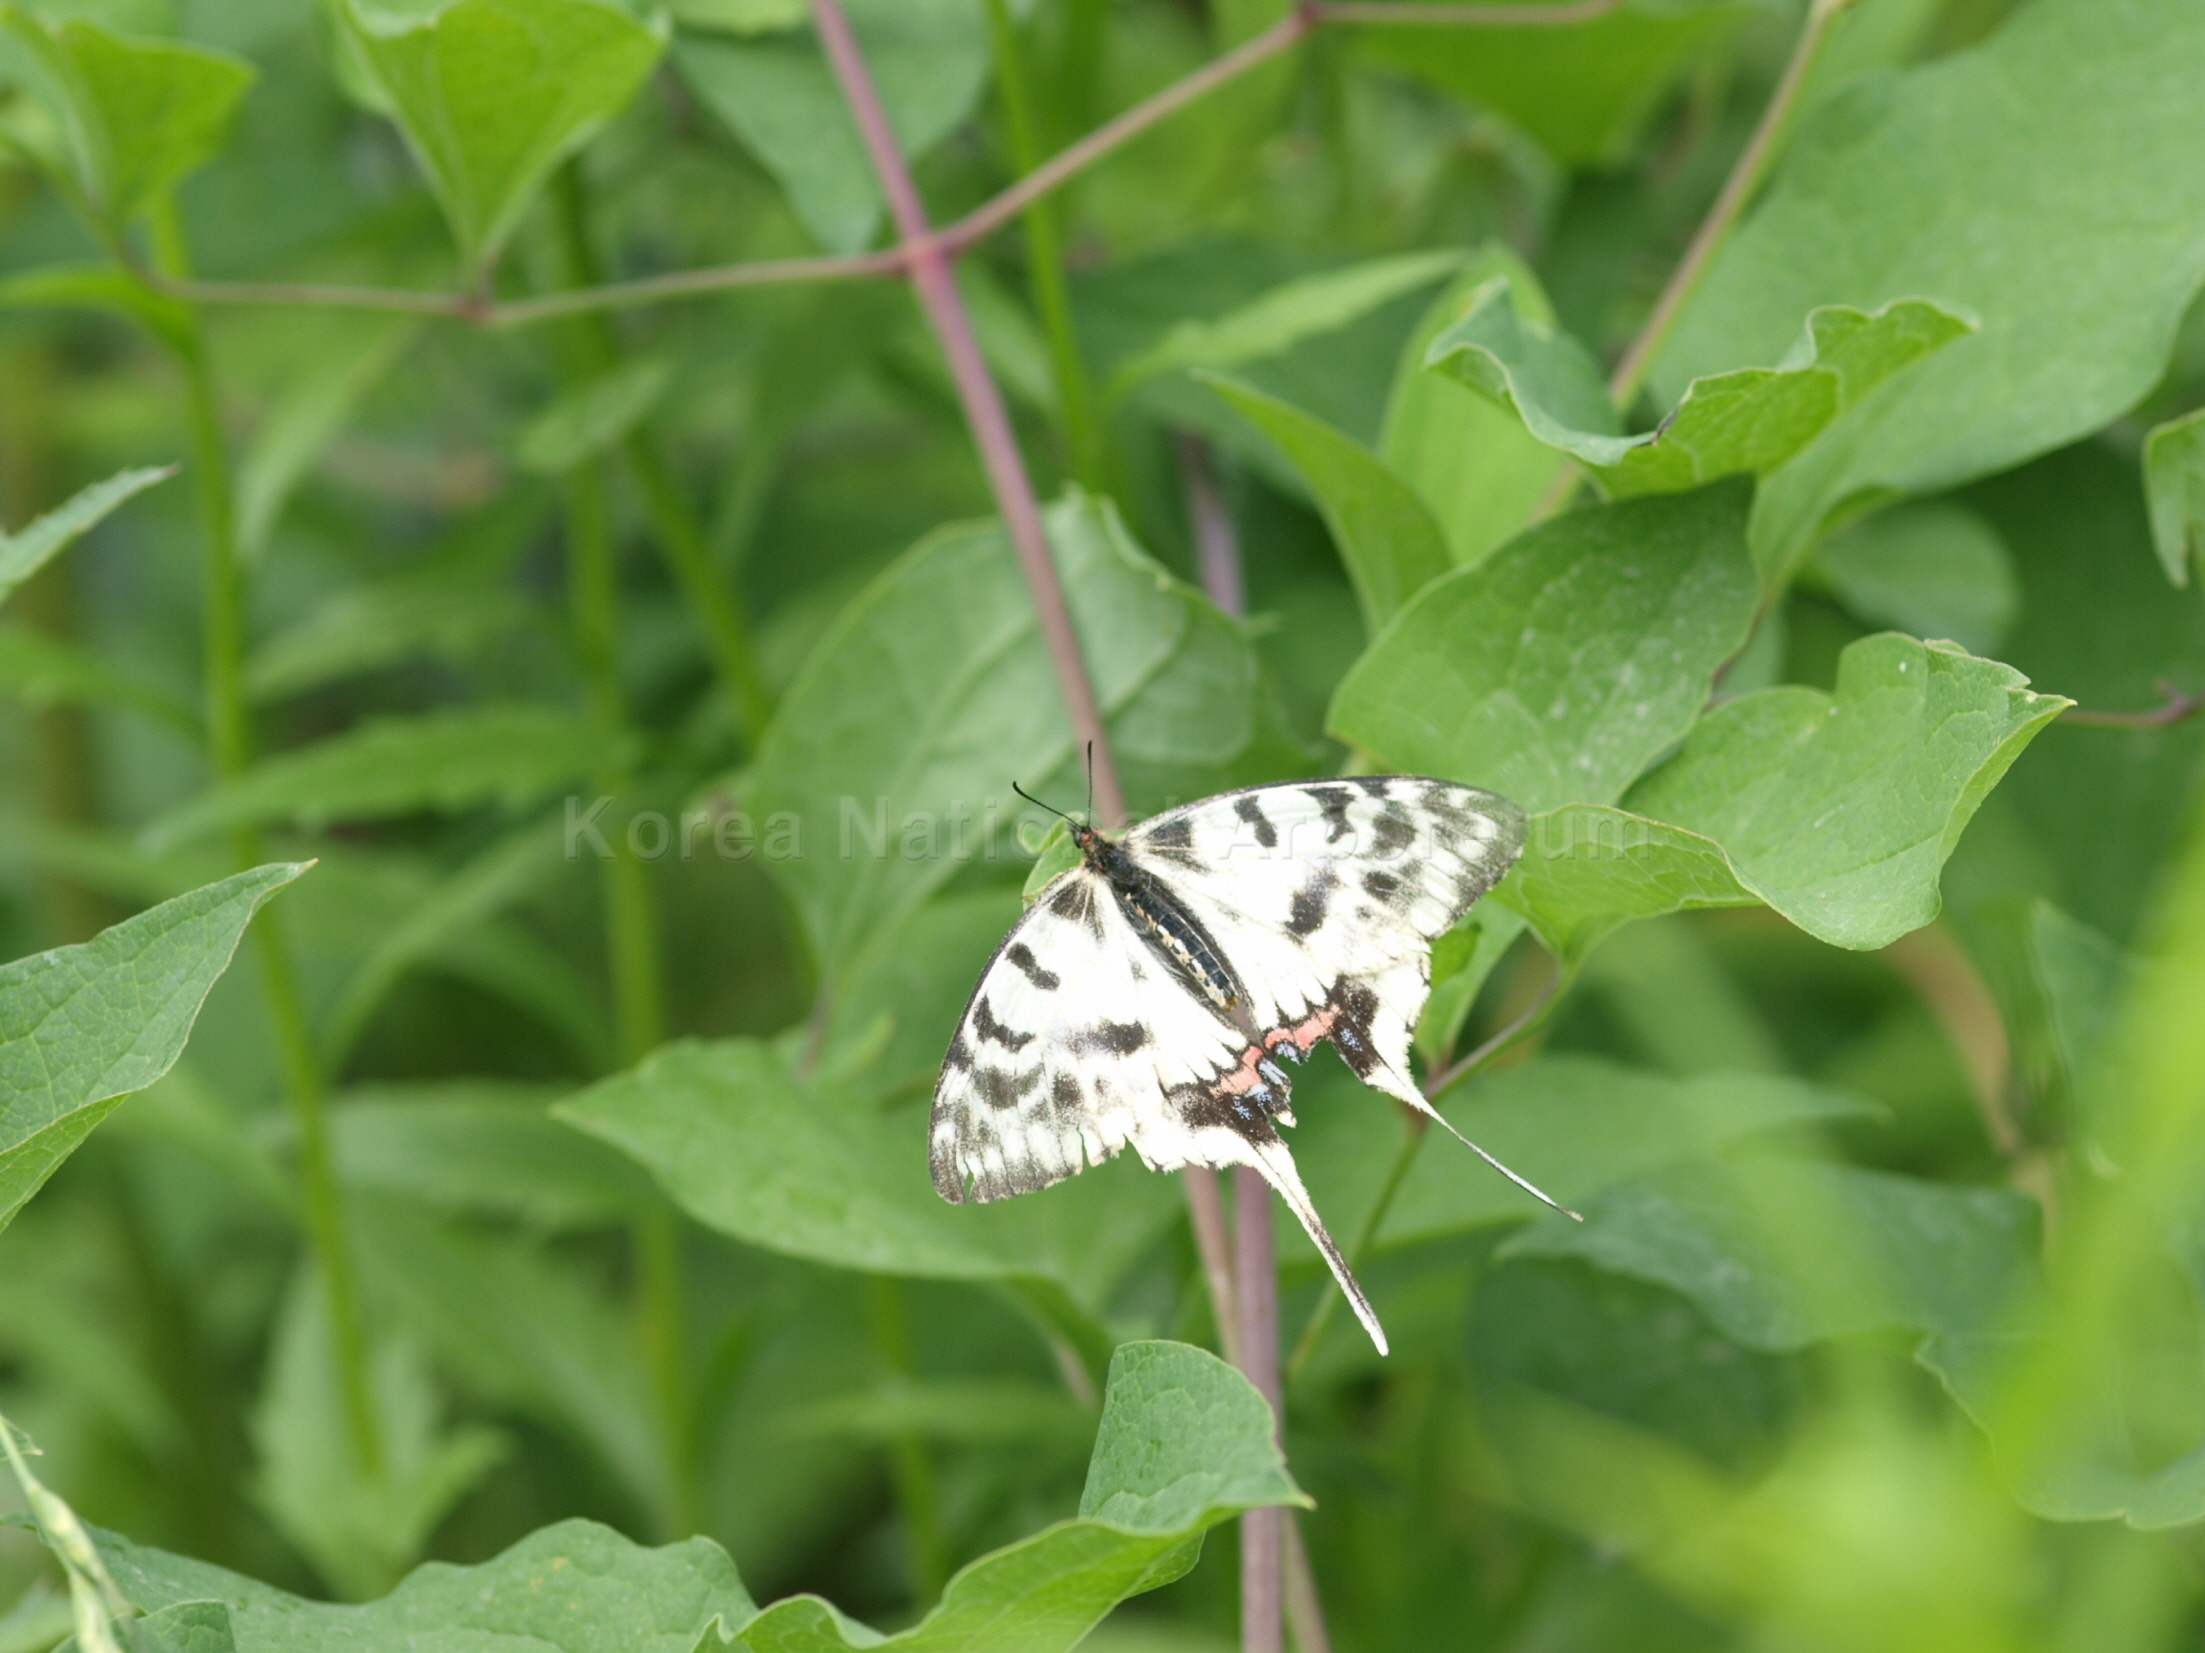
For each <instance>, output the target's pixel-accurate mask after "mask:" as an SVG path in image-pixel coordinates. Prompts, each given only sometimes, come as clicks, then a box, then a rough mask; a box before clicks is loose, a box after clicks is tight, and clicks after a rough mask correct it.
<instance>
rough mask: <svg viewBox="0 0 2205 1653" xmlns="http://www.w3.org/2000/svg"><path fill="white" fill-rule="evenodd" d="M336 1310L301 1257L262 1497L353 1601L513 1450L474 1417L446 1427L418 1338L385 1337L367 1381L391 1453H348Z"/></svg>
mask: <svg viewBox="0 0 2205 1653" xmlns="http://www.w3.org/2000/svg"><path fill="white" fill-rule="evenodd" d="M333 1335H334V1334H333V1332H332V1329H331V1326H330V1323H329V1310H328V1306H327V1303H326V1301H325V1299H324V1296H323V1292H322V1288H321V1282H320V1279H319V1276H318V1275H317V1274H316V1272H315V1270H314V1269H313V1267H312V1266H311V1265H310V1264H309V1265H302V1266H301V1268H300V1269H299V1271H298V1273H297V1275H296V1276H295V1278H294V1279H293V1282H292V1288H291V1291H290V1293H289V1298H288V1301H287V1302H286V1303H285V1305H284V1307H283V1309H282V1311H281V1313H280V1314H279V1315H278V1317H277V1320H276V1326H275V1338H274V1347H273V1349H272V1350H271V1351H270V1354H269V1360H268V1377H267V1388H266V1389H265V1391H264V1392H263V1393H262V1395H261V1398H260V1404H259V1407H258V1408H257V1410H256V1411H255V1413H254V1416H253V1419H252V1432H253V1444H254V1446H255V1448H256V1453H257V1457H258V1459H259V1475H258V1483H259V1484H258V1486H257V1487H256V1488H255V1492H256V1495H257V1500H258V1502H259V1504H260V1506H261V1508H262V1510H263V1511H264V1512H265V1513H266V1514H267V1516H268V1518H269V1520H271V1521H272V1522H273V1523H274V1524H275V1525H276V1527H277V1529H278V1530H279V1531H281V1532H282V1534H283V1536H284V1537H285V1538H287V1539H289V1540H290V1541H291V1542H292V1543H293V1544H295V1545H297V1546H298V1548H299V1550H300V1552H301V1553H303V1554H304V1555H305V1556H306V1557H307V1559H308V1560H310V1561H311V1562H312V1563H313V1564H314V1567H315V1569H316V1571H318V1572H319V1573H320V1574H321V1575H322V1577H323V1578H324V1579H326V1580H328V1582H329V1583H330V1584H331V1585H332V1586H334V1587H335V1588H336V1589H337V1590H339V1591H341V1592H342V1593H343V1594H345V1595H347V1596H350V1597H353V1598H355V1599H358V1598H363V1597H366V1596H371V1595H375V1594H377V1593H378V1592H380V1591H383V1590H387V1589H389V1588H390V1586H391V1584H392V1582H393V1581H394V1580H395V1579H396V1578H397V1577H398V1574H399V1573H400V1571H401V1570H403V1569H404V1568H405V1567H406V1565H407V1564H408V1563H410V1562H412V1561H413V1560H414V1559H415V1558H416V1557H417V1556H418V1555H419V1554H420V1553H421V1547H422V1546H423V1545H424V1544H425V1543H427V1542H428V1539H429V1535H430V1533H431V1532H433V1531H434V1530H435V1528H436V1525H437V1523H438V1522H439V1521H441V1520H442V1519H443V1518H444V1516H445V1515H446V1514H448V1513H449V1512H450V1510H451V1507H452V1505H453V1504H455V1503H456V1502H458V1501H459V1499H460V1498H461V1497H462V1496H464V1495H465V1493H466V1492H467V1490H468V1489H469V1488H470V1487H472V1486H473V1485H474V1484H475V1482H477V1481H478V1480H480V1479H481V1478H482V1476H483V1475H484V1473H485V1472H486V1471H488V1470H489V1468H490V1467H491V1465H492V1464H494V1463H495V1462H496V1461H497V1460H498V1459H499V1458H501V1457H503V1456H504V1454H505V1443H504V1440H503V1438H502V1437H500V1436H499V1435H497V1434H496V1433H494V1432H493V1431H491V1430H488V1429H485V1428H482V1427H480V1426H479V1425H478V1426H461V1427H458V1428H452V1429H447V1428H446V1427H445V1426H444V1423H443V1419H442V1417H441V1416H440V1414H441V1411H442V1406H441V1402H440V1399H439V1396H438V1393H437V1388H436V1383H435V1380H434V1378H433V1377H431V1375H430V1373H429V1369H428V1364H427V1361H426V1359H425V1357H424V1355H423V1352H422V1350H421V1348H420V1347H419V1345H418V1344H416V1343H414V1342H412V1341H410V1340H408V1339H404V1338H400V1337H384V1338H381V1339H378V1340H377V1341H376V1342H375V1344H374V1345H373V1347H372V1348H371V1349H370V1350H369V1356H368V1374H367V1375H368V1382H369V1394H370V1401H371V1404H372V1405H373V1406H374V1408H375V1414H376V1421H377V1425H378V1435H379V1437H380V1439H381V1441H382V1444H383V1454H384V1462H383V1464H382V1466H381V1471H380V1473H376V1474H370V1473H367V1472H366V1471H363V1470H362V1469H361V1467H360V1465H359V1463H358V1462H357V1461H356V1460H355V1459H354V1457H353V1455H352V1449H351V1445H350V1440H351V1437H350V1435H349V1433H348V1432H347V1428H346V1418H345V1405H344V1398H343V1393H342V1390H341V1388H340V1385H339V1381H338V1375H337V1367H336V1361H335V1353H334V1348H335V1346H334V1342H333Z"/></svg>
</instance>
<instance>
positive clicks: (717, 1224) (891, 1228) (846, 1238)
mask: <svg viewBox="0 0 2205 1653" xmlns="http://www.w3.org/2000/svg"><path fill="white" fill-rule="evenodd" d="M556 1112H557V1113H558V1115H559V1117H560V1118H562V1119H564V1120H566V1121H567V1122H568V1123H569V1124H572V1125H575V1126H578V1127H579V1128H581V1129H582V1130H585V1131H588V1132H590V1133H591V1134H592V1135H595V1136H599V1137H602V1138H603V1139H604V1140H606V1141H607V1142H610V1143H612V1144H613V1145H614V1146H615V1147H617V1148H620V1149H622V1150H624V1151H625V1152H627V1153H628V1154H631V1155H633V1156H634V1157H635V1158H636V1159H637V1160H639V1161H640V1162H641V1163H642V1164H643V1165H644V1166H645V1167H646V1168H647V1169H649V1170H650V1172H651V1173H652V1174H653V1175H654V1176H656V1177H657V1178H658V1180H659V1182H660V1184H661V1185H662V1186H663V1187H664V1188H665V1189H666V1191H667V1193H668V1194H670V1195H672V1196H673V1198H674V1200H675V1201H676V1202H677V1203H678V1204H680V1205H681V1207H682V1208H683V1209H684V1210H686V1211H687V1212H688V1213H689V1214H690V1215H691V1216H693V1217H695V1218H696V1219H697V1220H698V1221H699V1222H701V1223H703V1224H705V1225H706V1226H707V1227H709V1228H715V1229H718V1230H719V1231H720V1232H721V1233H723V1234H731V1235H733V1236H734V1237H735V1238H737V1239H739V1240H744V1241H747V1242H748V1243H749V1244H752V1245H756V1246H763V1247H765V1248H766V1249H767V1250H769V1251H779V1252H784V1253H786V1254H788V1255H790V1256H794V1257H805V1258H810V1259H812V1260H813V1261H817V1262H824V1263H830V1264H832V1265H834V1266H835V1267H838V1268H848V1269H860V1270H864V1271H866V1272H868V1273H875V1274H896V1275H911V1276H917V1277H919V1278H922V1279H937V1280H1019V1279H1024V1280H1039V1281H1045V1282H1048V1283H1050V1284H1052V1285H1055V1286H1059V1287H1061V1288H1063V1290H1064V1291H1065V1292H1067V1293H1068V1294H1069V1295H1070V1296H1071V1297H1072V1299H1073V1300H1074V1301H1075V1302H1078V1303H1081V1304H1083V1305H1085V1306H1087V1307H1089V1308H1093V1307H1094V1306H1096V1305H1098V1304H1099V1303H1100V1302H1101V1301H1102V1298H1103V1296H1104V1294H1105V1293H1106V1292H1107V1291H1108V1290H1109V1288H1110V1287H1111V1286H1112V1285H1113V1284H1114V1283H1115V1282H1116V1281H1117V1280H1118V1279H1119V1278H1120V1277H1122V1276H1123V1275H1124V1273H1125V1271H1126V1269H1127V1268H1128V1267H1129V1266H1130V1265H1131V1264H1132V1263H1133V1262H1134V1260H1135V1259H1136V1258H1137V1257H1138V1256H1139V1255H1140V1253H1141V1251H1142V1249H1143V1248H1144V1247H1145V1246H1147V1245H1148V1244H1149V1243H1151V1241H1153V1239H1154V1238H1155V1236H1156V1234H1157V1233H1158V1232H1159V1231H1160V1230H1161V1229H1162V1228H1163V1227H1164V1225H1165V1224H1166V1223H1168V1222H1169V1221H1170V1220H1171V1218H1172V1216H1173V1215H1174V1213H1175V1211H1176V1210H1177V1190H1176V1189H1175V1188H1174V1186H1173V1185H1172V1184H1171V1183H1169V1182H1167V1181H1165V1180H1164V1179H1162V1178H1161V1177H1157V1176H1155V1175H1152V1174H1151V1173H1149V1172H1147V1171H1146V1170H1143V1169H1142V1168H1141V1167H1140V1166H1139V1165H1138V1164H1136V1163H1131V1162H1128V1163H1122V1164H1117V1163H1114V1164H1111V1165H1107V1166H1103V1167H1099V1168H1097V1169H1095V1170H1091V1171H1088V1172H1086V1173H1084V1174H1082V1175H1080V1176H1077V1177H1073V1178H1071V1179H1070V1180H1069V1181H1067V1182H1064V1183H1062V1184H1060V1185H1058V1186H1057V1187H1055V1188H1052V1189H1049V1190H1048V1191H1046V1192H1044V1193H1041V1194H1037V1195H1034V1196H1032V1197H1030V1198H1027V1199H1021V1200H1006V1201H1004V1202H1003V1203H1001V1204H999V1205H985V1206H956V1205H950V1204H948V1203H946V1202H945V1201H944V1200H943V1199H942V1198H941V1196H940V1195H938V1194H936V1193H935V1192H934V1185H933V1183H932V1182H931V1181H930V1180H929V1179H928V1176H927V1168H926V1166H927V1158H926V1110H925V1108H923V1107H908V1106H907V1107H902V1108H897V1109H893V1110H889V1111H883V1110H882V1109H881V1108H879V1107H878V1106H877V1105H875V1104H873V1103H871V1102H869V1101H867V1100H865V1099H864V1098H863V1097H862V1096H860V1095H859V1094H858V1093H857V1092H856V1091H855V1090H854V1089H853V1088H852V1087H851V1086H849V1085H848V1084H846V1083H844V1082H841V1081H838V1080H835V1079H831V1078H823V1077H818V1076H813V1077H809V1078H804V1077H799V1076H798V1075H797V1074H796V1073H794V1072H792V1071H791V1069H790V1066H789V1063H788V1060H787V1058H786V1057H785V1056H784V1055H783V1054H782V1053H781V1052H780V1051H778V1050H776V1049H775V1048H774V1047H772V1046H770V1045H765V1044H761V1043H759V1042H757V1041H755V1040H750V1039H729V1040H723V1041H719V1042H717V1043H710V1044H706V1043H698V1042H695V1041H687V1040H685V1041H682V1042H680V1043H677V1044H672V1045H668V1046H665V1047H663V1048H661V1049H659V1050H657V1051H655V1052H653V1053H652V1054H651V1055H650V1056H648V1057H646V1058H645V1059H644V1060H643V1062H642V1064H641V1065H640V1066H638V1067H637V1068H635V1069H634V1070H633V1071H632V1072H629V1073H624V1074H620V1075H618V1076H616V1077H614V1078H612V1079H608V1080H605V1081H604V1082H603V1083H602V1084H599V1085H596V1086H593V1087H592V1088H591V1089H589V1090H586V1091H583V1092H581V1093H580V1094H579V1095H576V1096H574V1097H571V1098H569V1099H568V1100H567V1101H564V1102H562V1103H560V1104H559V1105H558V1107H557V1109H556Z"/></svg>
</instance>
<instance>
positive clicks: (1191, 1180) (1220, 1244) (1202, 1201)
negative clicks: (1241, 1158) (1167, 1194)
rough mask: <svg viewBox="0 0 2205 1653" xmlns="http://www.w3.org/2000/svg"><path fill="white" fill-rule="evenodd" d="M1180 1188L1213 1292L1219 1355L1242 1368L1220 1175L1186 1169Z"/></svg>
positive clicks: (1181, 1171) (1199, 1167) (1182, 1170)
mask: <svg viewBox="0 0 2205 1653" xmlns="http://www.w3.org/2000/svg"><path fill="white" fill-rule="evenodd" d="M1179 1185H1180V1186H1181V1187H1182V1188H1184V1189H1185V1190H1186V1191H1187V1222H1188V1225H1189V1226H1190V1227H1191V1228H1193V1230H1194V1249H1195V1255H1197V1256H1198V1257H1200V1258H1201V1259H1202V1283H1203V1284H1204V1285H1205V1286H1207V1287H1208V1288H1209V1292H1210V1317H1211V1318H1212V1319H1214V1320H1215V1321H1216V1322H1217V1346H1218V1352H1219V1353H1221V1354H1222V1355H1224V1357H1225V1358H1226V1359H1227V1360H1229V1361H1231V1362H1232V1363H1233V1364H1234V1365H1235V1366H1238V1365H1239V1364H1240V1320H1239V1318H1238V1314H1237V1311H1236V1310H1235V1309H1234V1307H1233V1241H1232V1236H1231V1235H1230V1234H1229V1233H1228V1232H1227V1231H1226V1227H1225V1197H1224V1195H1223V1194H1222V1193H1221V1192H1220V1191H1219V1188H1218V1184H1217V1173H1216V1172H1215V1171H1213V1170H1211V1169H1210V1168H1209V1167H1208V1166H1207V1165H1182V1166H1181V1167H1180V1168H1179Z"/></svg>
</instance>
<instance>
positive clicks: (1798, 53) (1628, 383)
mask: <svg viewBox="0 0 2205 1653" xmlns="http://www.w3.org/2000/svg"><path fill="white" fill-rule="evenodd" d="M1853 3H1854V0H1812V3H1811V4H1810V5H1809V6H1808V8H1807V21H1806V24H1805V26H1804V27H1802V28H1801V29H1800V31H1799V39H1798V41H1797V42H1796V43H1795V44H1794V45H1793V47H1792V55H1791V60H1790V61H1789V62H1787V63H1786V64H1785V65H1784V73H1783V76H1782V78H1780V79H1779V80H1778V81H1777V83H1776V90H1775V92H1773V93H1772V94H1771V95H1770V97H1769V101H1768V104H1767V106H1766V107H1765V108H1763V109H1762V111H1761V118H1760V120H1759V121H1757V122H1755V123H1754V128H1753V135H1752V136H1751V137H1749V138H1748V139H1747V140H1746V147H1745V148H1744V149H1743V150H1741V151H1739V154H1738V159H1737V161H1736V162H1735V163H1734V164H1733V165H1732V166H1731V169H1730V176H1729V177H1727V178H1725V179H1724V180H1723V187H1722V190H1721V192H1720V193H1719V194H1718V195H1717V196H1716V197H1715V204H1714V205H1713V206H1712V207H1710V208H1709V209H1708V212H1707V216H1706V217H1705V218H1703V219H1701V220H1700V227H1699V228H1698V229H1697V230H1695V231H1694V232H1693V235H1692V242H1691V245H1690V246H1688V247H1686V248H1685V250H1684V257H1683V258H1681V259H1679V260H1678V261H1677V267H1676V268H1675V269H1674V270H1672V271H1671V272H1670V273H1669V281H1668V283H1667V285H1665V286H1664V287H1663V288H1662V290H1661V296H1660V297H1659V298H1657V299H1656V300H1655V301H1654V308H1653V311H1652V313H1650V314H1649V315H1648V316H1647V318H1646V324H1645V325H1644V326H1643V327H1641V328H1640V329H1639V330H1638V336H1637V337H1636V338H1634V339H1632V340H1631V344H1630V348H1629V349H1627V350H1625V351H1624V353H1623V359H1622V360H1621V361H1619V362H1617V363H1616V368H1615V372H1614V374H1613V375H1612V376H1611V377H1610V378H1609V380H1608V396H1609V398H1610V400H1612V401H1613V402H1614V403H1615V405H1616V406H1617V407H1619V408H1628V407H1629V405H1630V403H1631V399H1632V398H1633V397H1635V396H1636V395H1637V394H1638V392H1639V387H1640V386H1641V385H1643V384H1644V383H1645V382H1646V373H1647V370H1648V369H1649V368H1650V367H1651V366H1652V365H1653V361H1654V356H1655V354H1656V353H1657V352H1658V351H1659V350H1660V349H1661V347H1662V344H1663V342H1664V341H1665V340H1667V339H1668V337H1669V330H1670V329H1671V328H1672V327H1674V326H1675V325H1676V321H1677V317H1678V316H1679V315H1680V314H1681V313H1682V312H1683V310H1684V307H1685V304H1686V302H1687V301H1688V300H1690V298H1691V297H1692V295H1693V293H1695V292H1696V291H1698V290H1699V285H1700V282H1701V281H1702V280H1703V279H1705V277H1706V275H1707V271H1708V266H1709V265H1711V264H1712V263H1713V262H1714V260H1715V255H1716V254H1717V253H1718V252H1720V251H1721V250H1722V246H1723V243H1724V242H1725V241H1727V240H1729V239H1730V232H1731V231H1732V230H1733V229H1735V228H1736V227H1737V224H1738V219H1739V216H1740V214H1742V213H1743V212H1744V211H1745V210H1746V207H1747V205H1748V203H1750V202H1751V201H1752V199H1753V195H1754V191H1756V190H1757V189H1759V188H1760V187H1761V181H1762V179H1764V178H1765V177H1767V176H1768V170H1769V166H1770V164H1771V163H1772V162H1773V161H1774V160H1775V159H1776V155H1777V151H1778V150H1779V149H1780V148H1781V147H1782V145H1783V141H1784V134H1785V133H1786V132H1787V131H1788V130H1789V129H1790V127H1791V122H1792V116H1793V115H1795V114H1796V113H1797V112H1798V109H1799V96H1800V94H1801V93H1802V92H1804V91H1805V90H1806V89H1807V84H1808V81H1809V80H1810V79H1811V78H1812V76H1813V74H1814V66H1815V63H1816V61H1817V60H1818V59H1819V58H1820V57H1821V56H1822V48H1823V47H1824V46H1825V45H1826V44H1828V42H1829V38H1830V27H1831V25H1832V24H1834V23H1835V22H1836V21H1837V20H1838V18H1839V16H1840V15H1841V14H1842V13H1844V12H1845V11H1847V10H1848V9H1850V8H1851V6H1852V5H1853Z"/></svg>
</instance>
